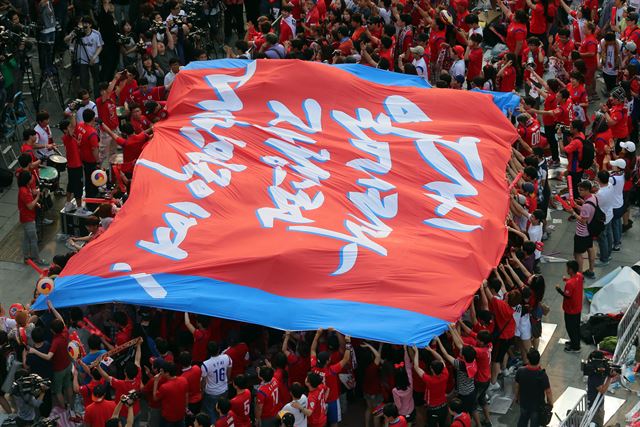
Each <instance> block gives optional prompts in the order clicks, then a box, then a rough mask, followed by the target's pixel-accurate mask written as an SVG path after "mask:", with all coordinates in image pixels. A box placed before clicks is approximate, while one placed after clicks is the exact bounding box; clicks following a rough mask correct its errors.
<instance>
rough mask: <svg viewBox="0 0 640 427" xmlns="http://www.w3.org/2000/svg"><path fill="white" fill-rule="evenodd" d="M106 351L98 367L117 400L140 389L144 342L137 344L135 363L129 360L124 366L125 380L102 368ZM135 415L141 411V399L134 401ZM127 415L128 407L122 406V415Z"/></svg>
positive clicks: (101, 356)
mask: <svg viewBox="0 0 640 427" xmlns="http://www.w3.org/2000/svg"><path fill="white" fill-rule="evenodd" d="M105 355H106V353H103V354H102V355H100V357H99V359H100V363H98V366H97V369H98V372H100V375H102V378H104V379H105V380H106V381H107V382H108V383H109V384H110V385H111V388H113V390H114V391H115V399H116V401H118V402H119V401H120V399H121V398H122V396H124V395H126V394H127V393H129V392H130V391H140V390H141V389H142V370H141V369H140V358H141V357H142V342H139V343H138V345H137V346H136V354H135V356H134V361H133V363H131V362H129V363H127V364H126V365H125V367H124V380H121V379H118V378H114V377H112V376H111V375H109V374H108V373H107V372H105V370H104V369H103V368H102V360H103V359H104V358H105ZM132 406H133V415H134V416H138V414H139V413H140V401H139V400H137V399H136V400H135V401H134V402H133V405H132ZM126 416H127V410H126V408H122V410H121V412H120V417H121V418H122V419H123V420H124V418H126Z"/></svg>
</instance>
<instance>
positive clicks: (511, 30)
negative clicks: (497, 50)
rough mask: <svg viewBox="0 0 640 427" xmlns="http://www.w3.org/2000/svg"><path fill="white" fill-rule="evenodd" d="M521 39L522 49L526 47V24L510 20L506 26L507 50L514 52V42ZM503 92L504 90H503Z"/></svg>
mask: <svg viewBox="0 0 640 427" xmlns="http://www.w3.org/2000/svg"><path fill="white" fill-rule="evenodd" d="M519 41H521V42H522V48H521V51H522V49H524V48H526V47H527V26H526V24H521V23H519V22H515V21H511V23H510V24H509V26H508V27H507V39H506V43H507V47H508V48H509V52H511V53H516V44H517V43H518V42H519ZM503 92H504V91H503Z"/></svg>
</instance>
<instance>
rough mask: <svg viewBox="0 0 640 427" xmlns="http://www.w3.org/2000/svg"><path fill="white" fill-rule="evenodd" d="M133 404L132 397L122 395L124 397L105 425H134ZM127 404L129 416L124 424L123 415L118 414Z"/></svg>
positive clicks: (114, 426) (106, 426) (108, 426)
mask: <svg viewBox="0 0 640 427" xmlns="http://www.w3.org/2000/svg"><path fill="white" fill-rule="evenodd" d="M133 404H134V401H133V400H131V399H127V396H122V399H120V400H119V401H118V404H117V405H116V408H115V409H114V410H113V415H112V416H111V419H110V420H108V421H107V422H106V423H104V426H105V427H133V422H134V418H135V417H134V415H133ZM123 405H126V406H127V418H126V420H125V423H124V425H123V424H122V417H119V416H118V415H119V414H120V413H121V412H122V411H123V408H122V406H123Z"/></svg>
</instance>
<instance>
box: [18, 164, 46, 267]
mask: <svg viewBox="0 0 640 427" xmlns="http://www.w3.org/2000/svg"><path fill="white" fill-rule="evenodd" d="M33 183H34V177H33V174H32V173H31V172H29V171H26V170H25V171H22V172H21V173H20V175H19V176H18V212H19V214H20V224H22V229H23V233H24V235H23V237H22V256H23V257H24V260H25V262H26V261H27V259H32V260H33V261H34V262H36V263H39V264H42V265H48V263H47V262H46V261H44V260H42V259H41V258H40V249H39V248H38V232H37V230H36V207H37V206H38V202H39V200H40V191H39V190H38V189H35V190H34V189H33V188H32V185H33Z"/></svg>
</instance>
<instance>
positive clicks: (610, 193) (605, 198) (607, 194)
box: [596, 184, 616, 224]
mask: <svg viewBox="0 0 640 427" xmlns="http://www.w3.org/2000/svg"><path fill="white" fill-rule="evenodd" d="M596 197H597V198H598V205H599V206H600V209H602V212H604V216H605V219H604V223H605V224H608V223H609V221H611V220H612V219H613V203H614V202H615V198H616V195H615V193H614V189H613V187H612V186H611V184H609V185H607V186H606V187H601V188H600V189H599V190H598V193H597V194H596Z"/></svg>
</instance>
